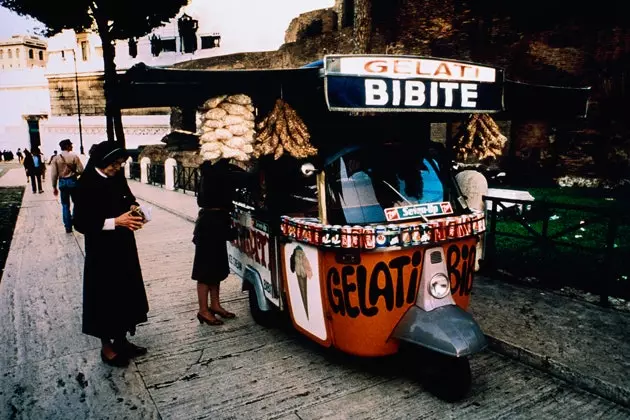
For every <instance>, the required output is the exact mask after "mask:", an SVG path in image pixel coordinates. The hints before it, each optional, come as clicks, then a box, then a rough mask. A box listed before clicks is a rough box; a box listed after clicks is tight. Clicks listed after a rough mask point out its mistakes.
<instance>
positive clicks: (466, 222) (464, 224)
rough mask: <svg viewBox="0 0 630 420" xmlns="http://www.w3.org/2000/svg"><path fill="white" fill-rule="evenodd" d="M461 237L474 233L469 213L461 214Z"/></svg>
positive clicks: (459, 227)
mask: <svg viewBox="0 0 630 420" xmlns="http://www.w3.org/2000/svg"><path fill="white" fill-rule="evenodd" d="M458 229H459V237H460V238H461V237H462V236H468V235H470V234H471V233H472V229H471V226H470V216H469V215H467V214H464V215H463V216H461V217H460V218H459V226H458Z"/></svg>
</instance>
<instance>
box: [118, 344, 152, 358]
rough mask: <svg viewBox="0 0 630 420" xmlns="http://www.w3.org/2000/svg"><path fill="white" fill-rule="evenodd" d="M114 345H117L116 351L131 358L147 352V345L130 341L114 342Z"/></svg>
mask: <svg viewBox="0 0 630 420" xmlns="http://www.w3.org/2000/svg"><path fill="white" fill-rule="evenodd" d="M114 346H115V347H116V351H118V352H119V353H121V354H123V355H125V356H127V357H129V358H131V359H133V358H134V357H138V356H144V355H145V354H147V348H146V347H140V346H136V345H135V344H133V343H131V342H129V341H123V342H122V343H121V344H114Z"/></svg>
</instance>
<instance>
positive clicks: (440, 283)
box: [429, 273, 451, 299]
mask: <svg viewBox="0 0 630 420" xmlns="http://www.w3.org/2000/svg"><path fill="white" fill-rule="evenodd" d="M450 293H451V282H450V281H449V280H448V277H446V275H445V274H443V273H439V274H436V275H435V276H433V277H432V278H431V281H430V282H429V294H430V295H431V296H433V297H434V298H436V299H444V298H445V297H447V296H448V295H449V294H450Z"/></svg>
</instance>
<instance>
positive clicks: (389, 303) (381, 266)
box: [370, 262, 394, 311]
mask: <svg viewBox="0 0 630 420" xmlns="http://www.w3.org/2000/svg"><path fill="white" fill-rule="evenodd" d="M381 273H383V275H384V276H385V287H384V288H382V289H381V288H380V287H379V285H378V279H379V276H380V274H381ZM380 296H383V297H384V298H385V307H386V308H387V310H388V311H391V310H392V309H394V284H393V282H392V275H391V274H390V273H389V269H388V268H387V264H385V263H384V262H379V263H377V264H376V266H375V267H374V271H372V276H371V277H370V304H372V305H376V304H377V302H378V299H379V297H380Z"/></svg>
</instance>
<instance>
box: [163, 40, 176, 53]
mask: <svg viewBox="0 0 630 420" xmlns="http://www.w3.org/2000/svg"><path fill="white" fill-rule="evenodd" d="M162 51H164V52H176V51H177V43H176V42H175V38H162Z"/></svg>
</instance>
